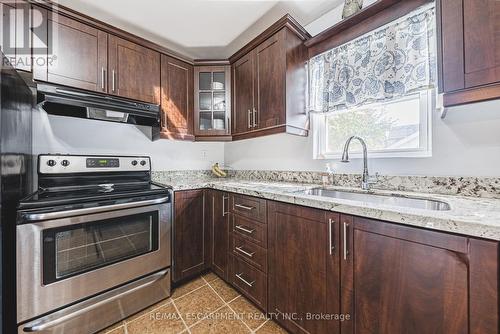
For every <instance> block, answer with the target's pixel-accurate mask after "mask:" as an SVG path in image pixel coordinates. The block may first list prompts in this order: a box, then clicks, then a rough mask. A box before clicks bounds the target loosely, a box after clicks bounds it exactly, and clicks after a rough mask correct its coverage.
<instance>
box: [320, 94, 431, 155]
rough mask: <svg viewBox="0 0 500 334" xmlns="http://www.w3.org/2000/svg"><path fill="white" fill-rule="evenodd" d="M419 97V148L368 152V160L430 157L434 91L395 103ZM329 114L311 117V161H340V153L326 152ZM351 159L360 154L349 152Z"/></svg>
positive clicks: (399, 99) (384, 102) (409, 95)
mask: <svg viewBox="0 0 500 334" xmlns="http://www.w3.org/2000/svg"><path fill="white" fill-rule="evenodd" d="M415 95H419V100H420V104H419V111H420V120H421V121H420V128H419V133H420V145H419V146H420V147H419V148H418V149H394V150H370V147H368V153H369V156H370V158H426V157H431V156H432V115H433V113H432V111H433V110H435V107H436V90H435V89H428V90H424V91H421V92H416V93H411V94H408V95H406V96H404V97H401V98H398V99H397V101H401V100H404V99H410V98H411V97H413V96H415ZM392 101H396V100H391V101H382V102H376V103H373V104H367V105H364V106H360V107H358V108H366V107H370V105H383V104H386V103H391V102H392ZM329 115H331V114H330V113H325V114H315V115H313V116H312V117H313V122H312V124H313V146H314V149H313V159H315V160H327V159H340V158H341V156H342V153H335V152H328V151H326V147H327V135H328V134H327V117H328V116H329ZM349 156H350V157H351V158H362V157H363V154H362V152H352V153H351V152H350V153H349Z"/></svg>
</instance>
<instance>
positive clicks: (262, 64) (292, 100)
mask: <svg viewBox="0 0 500 334" xmlns="http://www.w3.org/2000/svg"><path fill="white" fill-rule="evenodd" d="M309 37H310V36H309V34H308V33H307V32H306V31H305V30H303V28H302V27H300V26H299V25H298V24H297V23H296V22H295V21H294V20H293V19H292V18H291V17H290V16H288V15H286V16H284V17H283V18H282V19H281V20H279V21H278V22H276V23H275V24H274V25H273V26H271V27H270V28H269V29H267V30H266V31H265V32H263V33H262V34H261V35H259V36H257V37H256V38H255V39H254V40H253V41H252V42H250V43H249V44H248V45H247V46H245V47H244V48H243V49H242V50H240V51H238V52H237V53H236V54H235V55H233V56H232V57H231V58H230V61H231V63H232V72H233V77H232V80H233V106H234V107H233V133H232V134H233V139H235V140H238V139H245V138H252V137H258V136H262V135H267V134H273V133H280V132H287V133H292V134H296V135H307V134H308V117H307V110H306V101H305V96H306V94H307V92H306V89H307V70H306V61H307V48H306V47H305V46H304V41H305V40H306V39H307V38H309Z"/></svg>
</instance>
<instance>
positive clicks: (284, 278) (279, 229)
mask: <svg viewBox="0 0 500 334" xmlns="http://www.w3.org/2000/svg"><path fill="white" fill-rule="evenodd" d="M268 224H269V304H268V309H269V312H276V313H278V314H280V315H285V316H284V318H281V316H278V318H279V319H280V318H281V322H282V324H283V325H284V326H286V328H287V329H288V330H289V331H291V332H292V333H316V334H321V333H325V334H327V333H328V334H335V333H339V328H340V327H339V323H340V322H338V321H325V320H318V319H316V318H314V319H312V318H309V319H308V318H307V314H313V315H317V316H320V315H322V314H323V315H325V314H332V315H333V314H338V313H339V308H340V295H339V270H340V266H339V261H340V260H339V258H340V253H339V247H338V246H339V242H340V241H339V240H340V239H339V235H340V233H339V232H340V230H339V215H338V214H336V213H330V212H327V211H322V210H316V209H311V208H305V207H301V206H297V205H291V204H283V203H277V202H269V203H268ZM292 314H294V315H295V317H293V318H290V317H288V318H287V317H286V315H288V316H290V315H292ZM387 333H388V332H387Z"/></svg>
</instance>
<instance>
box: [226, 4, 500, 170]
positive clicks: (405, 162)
mask: <svg viewBox="0 0 500 334" xmlns="http://www.w3.org/2000/svg"><path fill="white" fill-rule="evenodd" d="M372 2H374V1H373V0H368V1H365V6H367V5H368V4H370V3H372ZM341 13H342V6H339V7H337V8H335V9H333V10H331V11H330V12H327V13H325V14H324V15H323V16H322V17H320V18H318V19H317V20H316V21H314V22H312V23H311V24H309V25H308V26H306V29H307V30H308V31H309V32H310V33H311V34H312V35H315V34H317V33H319V32H321V31H322V30H324V29H326V28H328V27H330V26H331V25H333V24H335V22H338V21H339V20H340V17H341ZM225 162H226V164H227V165H229V166H231V167H233V168H235V169H260V170H311V171H324V170H325V164H326V163H327V162H332V163H333V168H334V170H335V171H336V172H339V173H343V172H345V173H360V172H361V166H362V161H361V159H353V160H352V162H351V163H349V164H343V163H339V162H338V160H337V161H327V160H313V144H312V136H309V137H308V138H303V137H295V136H292V135H286V134H279V135H274V136H268V137H263V138H256V139H248V140H243V141H238V142H232V143H226V144H225ZM369 164H370V172H380V173H381V174H386V175H435V176H500V100H499V101H492V102H485V103H478V104H472V105H468V106H461V107H455V108H450V109H449V111H448V116H447V117H446V119H444V120H441V119H440V117H439V113H437V112H435V113H434V117H433V156H432V157H430V158H392V159H389V158H385V159H370V162H369Z"/></svg>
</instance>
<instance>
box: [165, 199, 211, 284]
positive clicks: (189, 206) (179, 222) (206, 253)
mask: <svg viewBox="0 0 500 334" xmlns="http://www.w3.org/2000/svg"><path fill="white" fill-rule="evenodd" d="M207 209H209V207H208V205H206V203H205V193H204V190H202V189H201V190H189V191H176V192H175V195H174V224H173V235H174V240H173V245H174V246H173V264H172V267H173V270H172V271H173V278H172V280H173V281H174V282H178V281H181V280H183V279H185V278H188V277H192V276H194V275H197V274H200V273H202V272H203V271H205V270H206V269H208V268H210V253H211V252H210V241H211V235H210V228H209V226H208V224H207V216H206V211H207Z"/></svg>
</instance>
